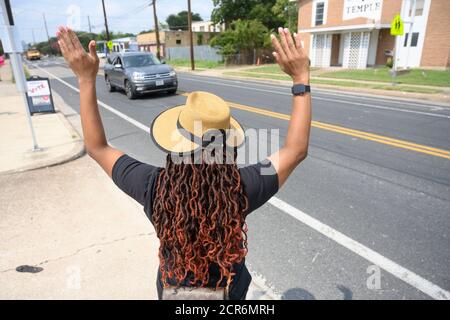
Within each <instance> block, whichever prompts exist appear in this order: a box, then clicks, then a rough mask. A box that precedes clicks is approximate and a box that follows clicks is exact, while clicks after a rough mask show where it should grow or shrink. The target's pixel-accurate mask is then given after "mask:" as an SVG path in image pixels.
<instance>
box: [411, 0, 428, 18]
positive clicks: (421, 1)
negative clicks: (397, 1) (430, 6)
mask: <svg viewBox="0 0 450 320" xmlns="http://www.w3.org/2000/svg"><path fill="white" fill-rule="evenodd" d="M424 6H425V0H416V12H415V16H416V17H421V16H422V15H423V8H424ZM413 7H414V0H410V2H409V10H408V17H412V10H413Z"/></svg>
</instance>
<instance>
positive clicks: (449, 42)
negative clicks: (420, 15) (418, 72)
mask: <svg viewBox="0 0 450 320" xmlns="http://www.w3.org/2000/svg"><path fill="white" fill-rule="evenodd" d="M449 21H450V3H449V1H448V0H432V1H431V7H430V14H429V16H428V25H427V30H426V35H425V42H424V46H423V51H422V60H421V66H423V67H445V68H450V32H449V30H448V23H449Z"/></svg>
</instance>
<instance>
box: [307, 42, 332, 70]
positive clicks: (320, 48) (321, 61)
mask: <svg viewBox="0 0 450 320" xmlns="http://www.w3.org/2000/svg"><path fill="white" fill-rule="evenodd" d="M331 39H332V35H331V34H315V35H313V40H312V44H311V45H312V48H311V49H312V50H311V51H312V52H311V66H313V67H321V68H328V67H329V66H330V61H331Z"/></svg>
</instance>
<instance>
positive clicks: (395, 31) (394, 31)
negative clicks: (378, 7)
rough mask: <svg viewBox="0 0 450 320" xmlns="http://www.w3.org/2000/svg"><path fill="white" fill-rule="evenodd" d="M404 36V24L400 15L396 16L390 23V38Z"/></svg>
mask: <svg viewBox="0 0 450 320" xmlns="http://www.w3.org/2000/svg"><path fill="white" fill-rule="evenodd" d="M404 34H405V24H404V22H403V20H402V18H401V17H400V15H399V14H397V15H396V16H395V18H394V20H392V23H391V36H402V35H404Z"/></svg>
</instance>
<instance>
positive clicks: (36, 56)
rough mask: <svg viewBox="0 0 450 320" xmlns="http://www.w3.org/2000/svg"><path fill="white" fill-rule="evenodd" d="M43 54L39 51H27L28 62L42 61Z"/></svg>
mask: <svg viewBox="0 0 450 320" xmlns="http://www.w3.org/2000/svg"><path fill="white" fill-rule="evenodd" d="M40 59H41V53H40V52H39V50H37V49H34V48H33V49H29V50H28V51H27V60H40Z"/></svg>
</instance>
